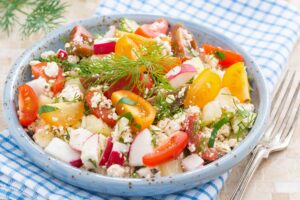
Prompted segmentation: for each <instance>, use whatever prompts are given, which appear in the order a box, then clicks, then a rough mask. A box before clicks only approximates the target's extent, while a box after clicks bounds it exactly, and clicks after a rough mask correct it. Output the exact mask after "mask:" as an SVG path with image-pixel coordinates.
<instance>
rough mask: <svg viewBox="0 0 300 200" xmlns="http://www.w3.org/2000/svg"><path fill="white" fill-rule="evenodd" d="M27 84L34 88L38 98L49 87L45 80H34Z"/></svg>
mask: <svg viewBox="0 0 300 200" xmlns="http://www.w3.org/2000/svg"><path fill="white" fill-rule="evenodd" d="M26 84H27V85H29V86H30V87H32V89H33V90H34V92H35V94H36V95H37V96H40V95H41V94H42V93H43V92H44V91H45V89H46V87H47V81H46V80H45V79H44V78H38V79H34V80H32V81H29V82H27V83H26Z"/></svg>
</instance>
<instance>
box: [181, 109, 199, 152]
mask: <svg viewBox="0 0 300 200" xmlns="http://www.w3.org/2000/svg"><path fill="white" fill-rule="evenodd" d="M199 122H200V117H199V114H197V113H192V114H190V115H189V116H188V117H187V119H186V122H185V123H184V126H183V131H184V132H186V133H187V134H188V136H189V142H190V143H192V144H195V146H196V148H198V147H199V145H200V144H201V135H200V127H199Z"/></svg>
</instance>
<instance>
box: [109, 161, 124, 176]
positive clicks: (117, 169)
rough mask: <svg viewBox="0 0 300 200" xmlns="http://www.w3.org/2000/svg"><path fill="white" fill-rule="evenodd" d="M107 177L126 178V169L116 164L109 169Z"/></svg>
mask: <svg viewBox="0 0 300 200" xmlns="http://www.w3.org/2000/svg"><path fill="white" fill-rule="evenodd" d="M107 175H108V176H112V177H124V175H125V169H124V167H122V166H120V165H117V164H114V165H112V166H110V167H109V168H108V169H107Z"/></svg>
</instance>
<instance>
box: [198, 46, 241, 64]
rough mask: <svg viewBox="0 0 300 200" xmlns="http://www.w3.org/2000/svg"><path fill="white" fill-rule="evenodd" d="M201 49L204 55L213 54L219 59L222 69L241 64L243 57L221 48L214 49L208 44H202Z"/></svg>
mask: <svg viewBox="0 0 300 200" xmlns="http://www.w3.org/2000/svg"><path fill="white" fill-rule="evenodd" d="M203 49H204V52H205V53H206V54H214V56H215V57H217V58H218V59H219V64H220V66H221V67H223V68H227V67H229V66H231V65H233V64H235V63H238V62H243V61H244V59H243V56H241V55H240V54H238V53H236V52H234V51H230V50H227V49H222V48H221V47H215V46H212V45H210V44H203Z"/></svg>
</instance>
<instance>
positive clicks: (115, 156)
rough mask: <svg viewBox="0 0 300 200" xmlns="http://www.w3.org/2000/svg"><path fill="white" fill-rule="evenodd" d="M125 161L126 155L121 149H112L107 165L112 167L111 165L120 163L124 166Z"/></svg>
mask: <svg viewBox="0 0 300 200" xmlns="http://www.w3.org/2000/svg"><path fill="white" fill-rule="evenodd" d="M124 161H125V158H124V155H123V154H122V153H120V152H119V151H112V152H111V153H110V155H109V158H108V161H107V164H106V167H110V166H111V165H114V164H118V165H121V166H123V164H124Z"/></svg>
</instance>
